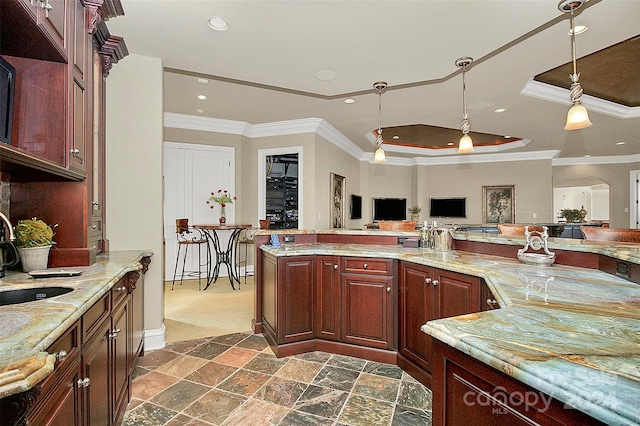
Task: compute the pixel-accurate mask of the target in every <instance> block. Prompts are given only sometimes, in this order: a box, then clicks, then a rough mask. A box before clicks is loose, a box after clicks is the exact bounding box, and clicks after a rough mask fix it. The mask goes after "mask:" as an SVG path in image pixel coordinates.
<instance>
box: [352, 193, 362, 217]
mask: <svg viewBox="0 0 640 426" xmlns="http://www.w3.org/2000/svg"><path fill="white" fill-rule="evenodd" d="M349 217H350V218H351V219H362V196H360V195H355V194H351V207H350V209H349Z"/></svg>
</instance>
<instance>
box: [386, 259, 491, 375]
mask: <svg viewBox="0 0 640 426" xmlns="http://www.w3.org/2000/svg"><path fill="white" fill-rule="evenodd" d="M399 288H400V291H399V297H398V299H399V305H400V308H399V324H400V333H399V334H400V336H399V339H400V344H399V348H398V365H400V366H401V367H402V368H404V369H405V370H407V371H408V372H409V373H410V374H412V375H413V376H414V377H416V378H418V379H419V380H420V381H421V382H423V383H424V384H426V385H430V383H431V371H432V365H433V339H432V337H431V336H428V335H427V334H425V333H423V332H422V331H421V330H420V327H421V326H422V325H423V324H424V323H426V322H427V321H431V320H435V319H438V318H447V317H452V316H457V315H463V314H468V313H473V312H478V311H480V310H482V300H481V293H482V287H481V279H480V278H478V277H473V276H470V275H465V274H459V273H456V272H451V271H446V270H442V269H438V268H431V267H428V266H422V265H417V264H414V263H408V262H401V265H400V283H399ZM485 294H486V293H485ZM489 295H490V293H489Z"/></svg>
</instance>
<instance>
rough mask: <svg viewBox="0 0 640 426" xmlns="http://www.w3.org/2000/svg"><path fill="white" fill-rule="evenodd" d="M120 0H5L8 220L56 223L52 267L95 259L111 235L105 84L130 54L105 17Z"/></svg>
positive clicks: (1, 41) (1, 8)
mask: <svg viewBox="0 0 640 426" xmlns="http://www.w3.org/2000/svg"><path fill="white" fill-rule="evenodd" d="M123 14H124V10H123V9H122V5H121V4H120V0H44V1H40V0H0V24H1V25H0V55H2V57H3V59H4V60H6V61H7V62H8V63H9V64H11V65H12V66H13V67H14V68H15V70H16V72H15V91H14V93H15V94H14V105H13V120H12V132H11V139H10V142H11V143H0V168H1V169H2V170H3V171H4V172H7V173H9V174H10V180H11V207H10V208H11V220H12V221H13V222H14V223H15V222H17V221H18V220H20V219H24V218H29V217H34V216H37V217H39V218H41V219H42V220H44V221H45V222H47V223H50V224H58V227H57V228H56V238H55V239H56V250H55V251H53V252H52V255H51V256H50V265H49V266H52V267H53V266H81V265H90V264H92V263H93V262H94V260H95V256H96V255H97V254H99V253H101V252H103V251H107V250H106V248H107V246H106V242H105V239H104V233H105V229H104V217H103V215H104V212H105V210H104V150H105V148H104V143H105V140H106V138H105V134H104V133H105V128H106V125H105V108H104V105H105V99H104V97H105V92H106V91H105V85H106V79H107V76H108V75H109V71H110V69H111V67H112V66H113V64H116V63H117V62H118V61H119V60H121V59H122V58H124V57H125V56H126V55H127V54H128V51H127V48H126V45H125V43H124V40H123V39H122V37H118V36H113V35H111V34H110V33H109V30H108V28H107V25H106V21H107V20H108V19H110V18H113V17H115V16H118V15H123Z"/></svg>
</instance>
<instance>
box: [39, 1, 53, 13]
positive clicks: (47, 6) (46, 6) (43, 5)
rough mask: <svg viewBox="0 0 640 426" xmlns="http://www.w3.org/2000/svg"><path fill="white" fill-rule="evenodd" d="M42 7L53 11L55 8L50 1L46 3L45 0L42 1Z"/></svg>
mask: <svg viewBox="0 0 640 426" xmlns="http://www.w3.org/2000/svg"><path fill="white" fill-rule="evenodd" d="M40 7H41V8H42V10H46V11H48V12H51V11H52V10H53V6H51V5H50V4H49V3H45V2H41V3H40Z"/></svg>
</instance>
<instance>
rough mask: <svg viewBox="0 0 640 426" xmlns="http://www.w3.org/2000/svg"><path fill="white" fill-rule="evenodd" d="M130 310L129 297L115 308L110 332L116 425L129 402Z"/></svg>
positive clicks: (114, 421) (111, 399)
mask: <svg viewBox="0 0 640 426" xmlns="http://www.w3.org/2000/svg"><path fill="white" fill-rule="evenodd" d="M130 308H131V304H130V298H129V297H127V298H125V300H124V301H123V302H122V303H121V304H120V305H119V306H116V307H115V308H114V311H113V313H112V314H111V330H110V331H109V339H110V342H109V344H110V346H111V348H110V350H111V353H110V356H111V361H110V365H111V370H112V372H111V383H112V385H111V386H112V387H111V389H112V392H111V395H110V401H111V407H110V412H111V413H112V416H113V419H112V422H113V423H114V424H120V420H121V419H119V418H118V417H119V413H120V415H123V414H124V409H125V408H126V405H127V402H128V401H129V364H128V354H129V344H130V340H131V334H130V333H131V328H130V326H131V324H130V312H129V310H130Z"/></svg>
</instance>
